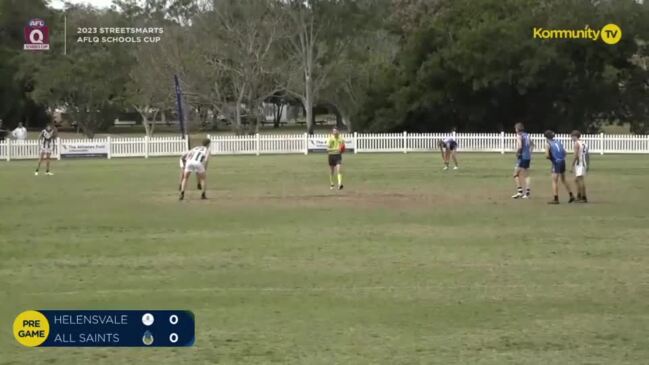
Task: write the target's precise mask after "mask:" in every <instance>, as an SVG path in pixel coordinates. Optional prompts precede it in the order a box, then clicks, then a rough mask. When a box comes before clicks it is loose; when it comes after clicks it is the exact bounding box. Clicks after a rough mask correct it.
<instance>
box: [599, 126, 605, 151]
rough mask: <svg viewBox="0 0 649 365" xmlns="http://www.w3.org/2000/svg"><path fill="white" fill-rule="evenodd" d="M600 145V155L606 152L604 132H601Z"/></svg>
mask: <svg viewBox="0 0 649 365" xmlns="http://www.w3.org/2000/svg"><path fill="white" fill-rule="evenodd" d="M599 145H600V146H601V149H602V150H601V151H599V154H600V155H603V154H604V132H602V133H600V134H599Z"/></svg>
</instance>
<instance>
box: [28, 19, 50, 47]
mask: <svg viewBox="0 0 649 365" xmlns="http://www.w3.org/2000/svg"><path fill="white" fill-rule="evenodd" d="M24 34H25V47H24V49H25V50H28V51H47V50H49V49H50V34H49V31H48V29H47V25H45V21H44V20H43V19H39V18H34V19H31V20H30V21H29V22H27V25H26V26H25V32H24Z"/></svg>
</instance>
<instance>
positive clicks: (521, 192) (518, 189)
mask: <svg viewBox="0 0 649 365" xmlns="http://www.w3.org/2000/svg"><path fill="white" fill-rule="evenodd" d="M516 189H517V191H518V193H519V194H523V188H522V187H520V186H519V187H518V188H516Z"/></svg>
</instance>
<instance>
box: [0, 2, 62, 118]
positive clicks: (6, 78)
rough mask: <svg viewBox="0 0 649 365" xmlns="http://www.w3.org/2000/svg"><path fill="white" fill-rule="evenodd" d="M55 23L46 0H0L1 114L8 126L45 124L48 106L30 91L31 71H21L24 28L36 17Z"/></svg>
mask: <svg viewBox="0 0 649 365" xmlns="http://www.w3.org/2000/svg"><path fill="white" fill-rule="evenodd" d="M37 16H38V17H41V18H43V19H45V21H46V22H47V23H48V25H50V26H51V25H52V24H51V23H52V13H51V11H49V10H48V9H47V8H46V6H45V1H42V0H31V1H24V0H3V1H0V85H2V86H1V87H0V118H1V119H3V120H4V127H7V128H13V127H15V126H16V125H17V124H18V123H19V122H23V123H26V124H27V125H29V126H41V125H44V124H45V123H46V121H47V120H48V116H47V115H46V114H45V110H44V107H43V106H42V105H39V104H37V103H35V102H34V101H33V100H31V99H30V98H29V97H28V95H27V94H26V92H29V91H30V90H31V88H32V87H33V83H32V80H31V79H30V77H29V75H20V74H19V70H20V67H21V65H22V58H21V57H22V56H23V53H24V52H25V51H23V28H24V26H25V24H27V21H29V20H30V19H31V18H34V17H37Z"/></svg>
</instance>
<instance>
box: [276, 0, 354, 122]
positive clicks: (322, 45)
mask: <svg viewBox="0 0 649 365" xmlns="http://www.w3.org/2000/svg"><path fill="white" fill-rule="evenodd" d="M359 3H360V2H359ZM359 3H357V2H355V1H351V0H342V1H331V0H308V1H303V0H289V1H287V5H286V6H284V7H283V9H284V12H285V14H286V15H285V17H284V18H285V20H286V21H285V27H286V29H287V33H288V34H289V35H290V38H289V41H288V42H287V47H286V52H287V53H288V54H289V55H290V58H291V61H292V62H293V63H292V64H291V66H289V67H290V68H291V71H289V72H288V76H289V78H288V79H289V80H288V86H287V89H288V90H289V92H291V93H292V94H294V95H295V96H296V97H298V98H299V99H300V101H301V102H302V104H303V105H304V109H305V112H306V123H307V130H308V133H313V128H314V122H315V116H314V114H313V106H314V105H315V103H316V102H317V101H318V99H319V98H320V93H321V92H322V90H324V89H325V88H326V87H327V86H328V84H329V82H330V76H331V74H332V73H333V72H334V70H335V69H336V67H338V66H339V64H340V62H341V58H340V57H339V56H340V54H341V53H342V52H343V51H344V50H345V48H346V47H347V46H348V45H349V44H350V41H351V39H352V32H353V31H352V30H353V29H354V27H356V26H360V24H362V21H359V19H358V17H359V16H361V17H362V16H364V15H366V13H365V12H362V11H360V10H361V9H360V6H359ZM293 65H294V66H293ZM294 68H296V69H299V70H300V73H299V74H297V73H294V72H292V69H294Z"/></svg>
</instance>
